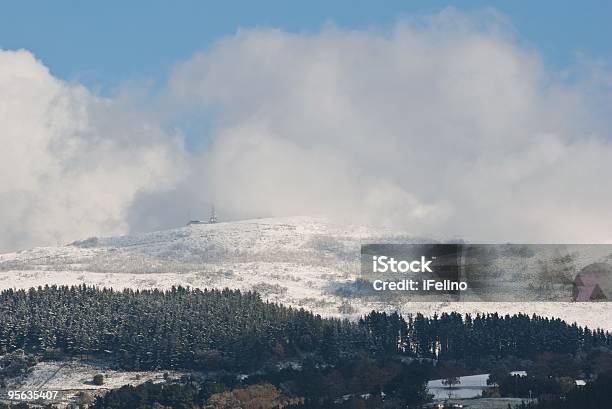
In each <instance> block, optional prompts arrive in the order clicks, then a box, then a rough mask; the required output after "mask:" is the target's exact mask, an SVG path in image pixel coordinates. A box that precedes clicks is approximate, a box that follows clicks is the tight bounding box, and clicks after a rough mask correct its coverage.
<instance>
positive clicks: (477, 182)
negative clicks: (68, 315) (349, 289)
mask: <svg viewBox="0 0 612 409" xmlns="http://www.w3.org/2000/svg"><path fill="white" fill-rule="evenodd" d="M587 63H588V64H583V65H582V66H577V67H578V68H576V67H572V68H571V69H570V70H568V71H569V74H568V73H567V72H563V73H555V72H553V71H551V70H550V69H548V68H546V67H545V66H544V64H543V63H542V61H540V58H539V55H538V53H537V52H536V50H534V49H533V48H532V47H531V46H529V45H525V44H522V43H519V42H517V41H516V40H515V39H514V38H513V36H512V28H509V27H508V25H507V24H506V23H505V22H504V21H503V20H502V19H501V18H500V16H497V15H495V14H494V13H484V14H481V15H465V14H461V13H458V12H455V11H445V12H443V13H441V14H440V15H437V16H433V17H430V18H425V19H413V20H409V21H403V22H400V23H398V24H397V25H396V26H395V27H394V28H393V29H392V30H389V31H376V30H364V31H354V30H344V29H340V28H335V27H327V28H325V29H323V30H321V31H320V32H317V33H302V34H295V33H288V32H283V31H279V30H274V29H265V28H257V29H249V30H240V31H239V32H238V33H237V34H235V35H233V36H230V37H227V38H225V39H223V40H221V41H219V42H218V43H217V44H216V45H214V46H213V47H212V48H211V49H210V50H208V51H206V52H201V53H198V54H196V55H194V56H193V57H192V58H191V59H189V60H188V61H185V62H182V63H180V64H178V65H177V66H176V68H175V70H174V71H173V73H172V75H171V77H170V78H169V81H168V85H167V87H166V89H165V91H164V92H163V93H162V96H161V97H160V98H159V100H155V99H151V100H150V101H149V102H150V103H151V107H156V109H157V107H159V106H161V107H162V109H160V110H158V111H155V110H153V109H150V110H145V111H142V110H139V109H137V108H135V107H134V104H132V103H131V102H130V101H131V99H130V98H129V95H128V97H127V98H123V97H117V98H110V99H104V98H101V97H99V96H96V95H94V94H92V93H91V92H90V91H88V90H87V89H85V88H84V87H82V86H80V85H78V84H71V83H66V82H62V81H60V80H58V79H56V78H54V77H53V76H52V75H51V74H50V73H49V72H48V70H47V68H46V67H45V66H44V65H43V64H42V63H40V62H38V61H36V60H35V59H34V57H33V56H32V55H31V54H30V53H28V52H26V51H18V52H9V51H0V144H1V146H2V149H0V212H1V214H2V217H0V232H1V235H0V249H3V250H6V249H12V248H18V247H28V246H32V245H41V244H42V245H55V244H58V243H64V242H67V241H70V240H73V239H78V238H83V237H87V236H91V235H106V234H118V233H124V232H128V231H141V230H148V229H154V228H166V227H173V226H177V225H179V224H182V223H184V221H185V220H186V219H187V217H188V215H189V214H191V216H193V217H198V216H205V215H206V213H207V205H208V203H210V202H212V201H214V202H215V203H216V204H217V207H218V208H219V210H220V212H221V214H222V216H223V217H224V218H226V219H227V218H242V217H259V216H277V215H279V216H280V215H295V214H327V215H330V216H332V217H334V218H337V219H339V220H348V221H352V222H358V223H374V224H386V225H393V226H396V227H397V228H400V229H403V230H407V231H409V232H412V233H414V234H419V235H434V236H460V237H468V238H471V239H474V240H479V241H517V242H519V241H550V242H557V241H571V242H602V241H610V240H612V233H611V232H612V206H610V203H612V190H611V189H610V188H609V186H608V185H609V181H610V180H612V146H610V136H611V132H610V131H611V129H612V127H611V124H610V120H609V118H610V117H611V116H610V112H609V111H610V110H609V104H608V102H609V101H610V95H611V93H610V90H611V88H610V81H609V79H610V78H612V76H611V75H610V70H608V69H607V68H606V66H605V64H599V63H598V64H593V63H592V62H591V61H587ZM593 67H594V68H595V69H592V68H593ZM575 68H576V69H575ZM574 69H575V70H574ZM131 92H132V91H130V90H127V91H124V93H125V94H130V93H131ZM138 98H140V99H142V96H139V97H138ZM200 114H201V115H203V117H204V118H206V120H207V121H211V118H212V122H213V123H214V125H215V126H214V127H213V130H212V131H211V132H210V133H209V134H207V135H205V138H207V139H208V141H209V143H205V144H204V146H205V147H206V148H205V149H204V150H203V151H201V152H191V153H186V152H185V151H184V149H183V147H182V145H181V139H180V138H178V137H176V136H173V135H168V134H167V133H166V132H165V131H164V130H163V129H165V128H168V127H169V125H172V126H174V125H177V126H179V127H180V125H181V121H183V120H185V118H187V120H188V121H197V120H198V118H199V115H200ZM173 118H174V119H173ZM160 121H161V122H163V123H161V124H160ZM173 121H174V122H175V123H173ZM207 128H208V127H207V126H204V127H202V129H207ZM191 136H192V137H193V135H191Z"/></svg>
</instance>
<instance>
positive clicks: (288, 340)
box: [0, 285, 612, 371]
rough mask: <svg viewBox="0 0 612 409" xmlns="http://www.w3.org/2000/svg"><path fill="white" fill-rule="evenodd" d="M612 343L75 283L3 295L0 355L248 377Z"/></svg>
mask: <svg viewBox="0 0 612 409" xmlns="http://www.w3.org/2000/svg"><path fill="white" fill-rule="evenodd" d="M611 345H612V336H611V335H610V334H609V333H607V332H603V331H601V330H591V329H589V328H582V327H579V326H577V325H575V324H571V325H570V324H567V323H565V322H564V321H561V320H558V319H549V318H542V317H538V316H531V317H530V316H527V315H523V314H518V315H512V316H510V315H506V316H501V315H498V314H485V315H476V316H472V315H469V314H468V315H466V316H464V315H461V314H458V313H450V314H442V315H440V316H437V315H435V316H433V317H425V316H423V315H421V314H416V315H414V316H412V315H408V316H406V317H402V316H401V315H399V314H398V313H396V312H393V313H385V312H375V311H373V312H371V313H370V314H368V315H366V316H364V317H363V318H361V319H360V320H358V321H357V322H351V321H348V320H339V319H331V318H322V317H320V316H319V315H314V314H312V313H311V312H308V311H305V310H303V309H294V308H290V307H285V306H282V305H279V304H274V303H269V302H265V301H263V300H262V299H261V297H260V296H259V295H258V294H257V293H254V292H241V291H238V290H229V289H225V290H206V289H204V290H200V289H190V288H182V287H174V288H172V289H170V290H168V291H161V290H130V289H126V290H123V291H115V290H111V289H105V288H102V289H101V288H96V287H91V286H85V285H81V286H72V287H67V286H60V287H56V286H45V287H38V288H33V289H30V290H27V291H26V290H10V289H9V290H4V291H3V292H2V293H0V354H4V353H7V352H11V351H15V350H18V349H23V350H24V351H26V352H29V353H36V354H41V355H43V356H47V357H54V356H66V355H68V356H82V357H104V358H107V359H109V360H112V361H113V362H114V363H115V364H116V365H117V366H118V367H119V368H122V369H131V370H149V369H225V370H236V371H238V370H252V369H255V368H260V367H262V366H263V365H265V364H269V363H274V362H278V361H282V360H288V359H296V358H302V357H305V356H308V357H315V358H318V359H320V360H321V361H324V362H327V363H331V364H333V363H334V362H337V361H338V360H340V359H344V358H351V357H352V358H354V357H363V356H367V357H373V358H384V357H391V356H398V355H403V356H407V357H416V358H426V359H436V360H442V361H452V360H461V361H464V362H471V361H474V362H475V361H478V362H484V361H487V360H489V361H490V360H491V359H492V358H493V359H500V358H504V357H508V356H516V357H520V358H524V359H533V358H536V357H537V356H539V355H541V354H542V353H543V352H553V353H559V354H576V353H577V352H580V351H589V350H592V349H593V348H597V347H610V346H611Z"/></svg>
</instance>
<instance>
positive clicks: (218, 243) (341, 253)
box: [0, 217, 612, 329]
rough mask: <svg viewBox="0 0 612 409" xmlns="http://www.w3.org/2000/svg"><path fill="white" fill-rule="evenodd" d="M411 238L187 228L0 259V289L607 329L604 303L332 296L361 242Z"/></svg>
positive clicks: (292, 222)
mask: <svg viewBox="0 0 612 409" xmlns="http://www.w3.org/2000/svg"><path fill="white" fill-rule="evenodd" d="M416 242H423V239H418V238H415V237H412V236H410V235H408V234H402V233H397V232H393V231H390V230H380V229H371V228H366V227H363V226H346V225H337V224H333V223H330V222H329V221H327V220H325V219H321V218H310V217H291V218H274V219H256V220H245V221H238V222H227V223H218V224H203V225H192V226H187V227H183V228H179V229H174V230H167V231H160V232H153V233H146V234H139V235H133V236H122V237H110V238H90V239H85V240H81V241H79V242H75V243H73V244H71V245H66V246H61V247H40V248H34V249H30V250H24V251H19V252H14V253H9V254H2V255H0V289H5V288H30V287H34V286H39V285H61V284H69V285H70V284H91V285H97V286H105V287H113V288H116V289H120V288H128V287H129V288H169V287H171V286H173V285H182V286H191V287H201V288H203V287H209V288H211V287H215V288H223V287H230V288H237V289H242V290H251V289H255V290H257V291H258V292H260V293H261V294H262V295H263V296H264V298H266V299H268V300H271V301H275V302H282V303H285V304H290V305H293V306H297V307H304V308H307V309H310V310H313V311H314V312H316V313H320V314H322V315H325V316H339V315H344V316H347V317H356V316H358V315H360V314H364V313H366V312H368V311H371V310H372V309H377V310H395V309H399V310H400V311H402V312H403V313H408V312H416V311H420V312H423V313H425V314H433V313H435V312H438V313H440V312H442V311H459V312H464V313H465V312H473V313H475V312H493V311H497V312H500V313H517V312H527V313H530V314H531V313H536V314H540V315H545V316H554V317H559V318H562V319H564V320H566V321H568V322H578V323H579V324H581V325H588V326H589V327H603V328H606V329H612V314H611V313H612V307H611V306H610V304H608V303H558V302H556V303H542V302H540V303H525V302H523V303H512V302H506V303H473V302H472V303H467V302H460V303H444V302H406V301H401V302H400V301H396V302H391V301H388V300H387V301H385V300H382V299H380V300H378V299H376V298H372V297H370V298H350V297H349V298H347V297H343V296H341V295H340V294H338V293H337V292H336V291H334V288H337V286H338V285H342V284H347V283H350V282H352V281H353V280H354V279H355V278H356V277H357V274H358V272H359V269H360V265H359V261H360V260H359V249H360V245H361V244H363V243H416Z"/></svg>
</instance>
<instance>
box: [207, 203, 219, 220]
mask: <svg viewBox="0 0 612 409" xmlns="http://www.w3.org/2000/svg"><path fill="white" fill-rule="evenodd" d="M208 223H209V224H214V223H217V213H216V212H215V205H214V204H213V205H212V206H211V207H210V218H209V219H208Z"/></svg>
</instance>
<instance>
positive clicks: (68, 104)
mask: <svg viewBox="0 0 612 409" xmlns="http://www.w3.org/2000/svg"><path fill="white" fill-rule="evenodd" d="M0 146H1V148H0V215H1V216H0V232H1V234H0V249H2V250H5V251H6V250H11V249H16V248H23V247H30V246H36V245H58V244H65V243H66V242H68V241H71V240H75V239H77V238H83V237H88V236H91V235H93V234H104V235H111V234H120V233H125V232H126V231H128V229H129V226H128V223H127V214H128V210H129V208H130V206H131V205H132V202H133V199H134V197H135V196H136V195H137V194H138V192H147V191H161V190H163V189H167V188H170V187H172V186H173V184H174V183H176V182H177V181H179V180H180V179H181V178H182V177H184V175H185V172H186V169H185V168H184V167H183V166H182V165H181V163H182V160H181V159H182V158H183V156H184V155H185V153H184V151H183V148H182V143H181V141H180V139H177V138H175V137H172V136H171V135H167V134H166V133H164V132H163V131H162V130H161V128H160V127H159V125H157V124H155V123H154V122H152V121H151V120H150V119H149V118H147V117H146V116H143V115H141V114H139V113H138V112H136V111H134V110H133V109H132V108H131V107H127V106H124V105H123V104H122V103H121V102H120V101H111V100H105V99H102V98H99V97H96V96H95V95H93V94H92V93H90V92H89V91H88V90H87V89H85V88H83V87H82V86H79V85H74V84H68V83H65V82H62V81H59V80H57V79H56V78H54V77H53V76H52V75H51V74H50V73H49V71H48V69H47V68H46V67H45V66H44V65H43V64H42V63H40V62H39V61H37V60H36V59H35V58H34V57H33V56H32V54H31V53H29V52H27V51H16V52H12V51H0Z"/></svg>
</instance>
